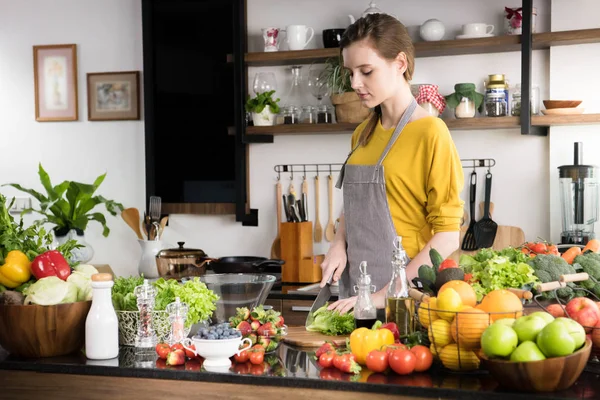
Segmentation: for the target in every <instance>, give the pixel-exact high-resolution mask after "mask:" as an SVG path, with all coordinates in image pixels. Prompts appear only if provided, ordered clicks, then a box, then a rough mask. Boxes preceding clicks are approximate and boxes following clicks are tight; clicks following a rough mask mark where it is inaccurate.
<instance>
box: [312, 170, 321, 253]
mask: <svg viewBox="0 0 600 400" xmlns="http://www.w3.org/2000/svg"><path fill="white" fill-rule="evenodd" d="M322 240H323V227H322V226H321V222H320V221H319V176H318V175H317V176H315V236H314V241H315V242H316V243H321V241H322Z"/></svg>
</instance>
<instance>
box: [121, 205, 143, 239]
mask: <svg viewBox="0 0 600 400" xmlns="http://www.w3.org/2000/svg"><path fill="white" fill-rule="evenodd" d="M121 217H122V218H123V219H124V220H125V223H127V225H129V227H130V228H131V229H133V231H134V232H135V234H136V235H137V237H138V239H140V240H144V237H143V236H142V231H140V212H139V210H138V209H137V208H135V207H130V208H126V209H124V210H123V211H121Z"/></svg>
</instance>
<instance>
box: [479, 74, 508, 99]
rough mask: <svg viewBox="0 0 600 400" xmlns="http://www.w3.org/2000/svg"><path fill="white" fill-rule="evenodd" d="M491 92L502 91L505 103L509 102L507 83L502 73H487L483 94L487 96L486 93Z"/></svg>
mask: <svg viewBox="0 0 600 400" xmlns="http://www.w3.org/2000/svg"><path fill="white" fill-rule="evenodd" d="M492 93H503V94H504V98H505V99H506V104H507V105H508V104H510V99H509V97H508V83H507V82H506V78H505V77H504V74H491V75H488V80H487V82H486V84H485V95H486V97H487V96H488V94H492Z"/></svg>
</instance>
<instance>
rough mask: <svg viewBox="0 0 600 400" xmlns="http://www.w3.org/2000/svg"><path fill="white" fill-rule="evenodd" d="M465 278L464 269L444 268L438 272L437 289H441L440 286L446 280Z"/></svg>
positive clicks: (462, 279)
mask: <svg viewBox="0 0 600 400" xmlns="http://www.w3.org/2000/svg"><path fill="white" fill-rule="evenodd" d="M464 280H465V273H464V271H463V270H462V269H460V268H448V269H444V270H442V271H440V272H439V273H438V274H437V278H436V280H435V287H436V288H437V290H440V288H441V287H442V286H443V285H444V283H446V282H450V281H464Z"/></svg>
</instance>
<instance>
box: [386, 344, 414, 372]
mask: <svg viewBox="0 0 600 400" xmlns="http://www.w3.org/2000/svg"><path fill="white" fill-rule="evenodd" d="M416 364H417V356H415V354H414V353H413V352H411V351H410V350H396V351H394V352H393V353H392V355H391V356H390V367H391V368H392V370H393V371H394V372H395V373H397V374H398V375H408V374H410V373H412V372H413V371H414V370H415V365H416Z"/></svg>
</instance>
